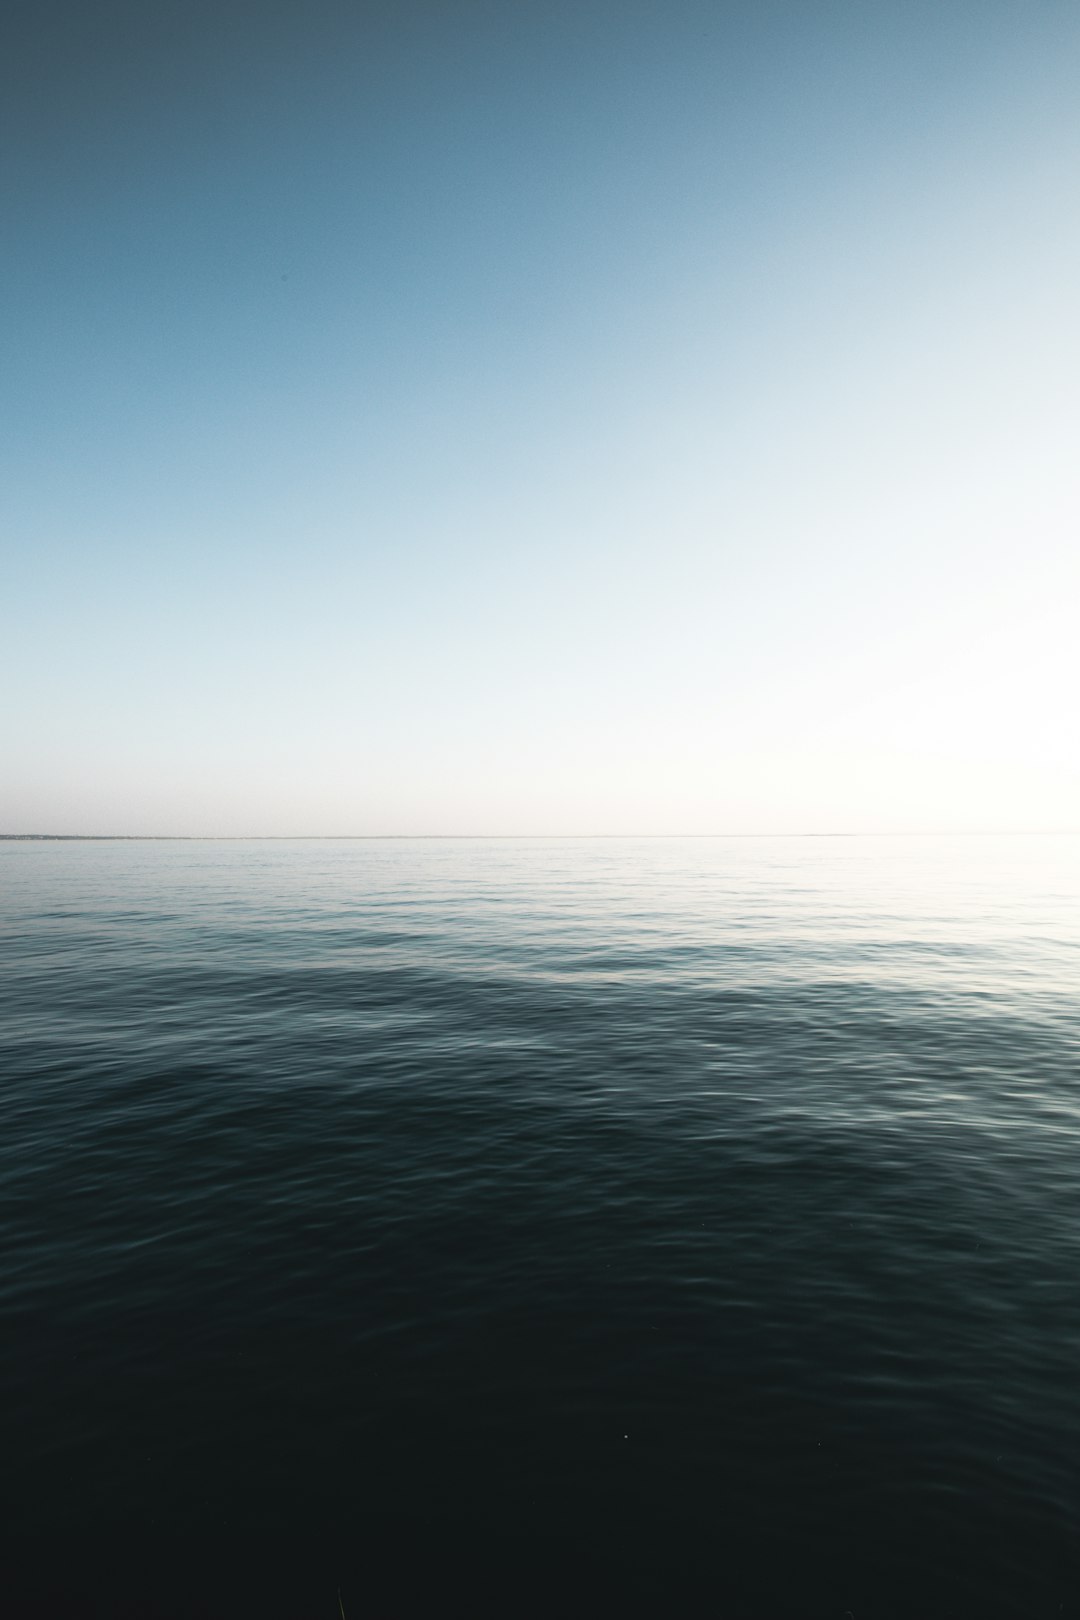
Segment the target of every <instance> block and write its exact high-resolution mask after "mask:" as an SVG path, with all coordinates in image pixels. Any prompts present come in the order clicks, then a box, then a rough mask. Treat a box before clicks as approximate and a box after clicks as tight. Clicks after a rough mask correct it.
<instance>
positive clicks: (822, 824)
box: [0, 0, 1080, 835]
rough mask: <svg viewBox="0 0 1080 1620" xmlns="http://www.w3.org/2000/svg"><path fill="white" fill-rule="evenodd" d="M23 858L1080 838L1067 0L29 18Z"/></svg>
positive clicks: (276, 9) (13, 75) (1079, 101)
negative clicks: (106, 846) (199, 851)
mask: <svg viewBox="0 0 1080 1620" xmlns="http://www.w3.org/2000/svg"><path fill="white" fill-rule="evenodd" d="M4 17H5V21H4V23H3V34H4V39H3V43H2V47H0V581H2V587H0V680H2V683H3V692H4V695H5V700H4V702H3V704H2V705H0V831H3V832H14V833H27V832H45V833H80V832H84V833H117V834H139V833H145V834H185V835H213V834H228V835H241V834H273V835H290V834H319V835H333V834H346V833H348V834H429V833H431V834H436V833H438V834H474V833H476V834H481V833H492V834H494V833H499V834H534V833H535V834H564V833H565V834H589V833H782V832H870V833H874V832H908V831H910V832H931V831H1029V830H1049V831H1057V830H1075V829H1080V751H1078V749H1077V746H1076V737H1077V719H1076V717H1077V715H1078V713H1080V652H1078V649H1080V635H1078V632H1077V620H1078V612H1080V455H1078V444H1080V96H1078V95H1077V85H1078V83H1080V8H1078V7H1077V6H1076V4H1075V0H1062V3H1059V0H876V3H869V0H863V3H855V0H738V3H734V0H733V3H729V4H725V3H723V0H713V3H711V4H704V3H699V0H665V3H663V4H661V3H659V0H655V3H652V4H641V3H639V0H618V3H614V0H610V3H609V0H575V3H569V0H567V3H563V0H532V3H530V4H523V3H514V0H503V3H501V4H499V3H494V0H487V3H481V0H445V3H442V4H434V3H428V4H423V3H417V0H396V3H391V0H387V3H385V4H366V3H361V0H354V3H351V4H349V3H345V0H305V3H304V4H302V5H301V4H292V3H285V0H260V3H247V0H214V3H209V0H185V3H173V0H155V4H154V5H153V6H147V5H146V4H145V3H144V0H139V3H134V0H131V3H128V0H100V3H93V0H90V3H87V0H78V3H76V0H7V5H6V6H5V8H4Z"/></svg>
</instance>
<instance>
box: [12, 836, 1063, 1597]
mask: <svg viewBox="0 0 1080 1620" xmlns="http://www.w3.org/2000/svg"><path fill="white" fill-rule="evenodd" d="M0 884H2V902H0V906H2V932H0V997H2V1012H0V1047H2V1064H3V1076H2V1087H0V1217H2V1240H3V1246H2V1253H0V1298H2V1304H3V1318H2V1321H3V1336H2V1340H0V1375H2V1377H0V1388H2V1400H3V1413H2V1416H3V1435H4V1439H3V1452H2V1474H3V1480H4V1498H5V1500H4V1503H3V1534H4V1538H5V1541H6V1542H7V1551H6V1553H5V1555H4V1561H3V1568H2V1571H0V1586H3V1587H6V1589H7V1593H8V1598H9V1600H10V1601H9V1602H8V1603H7V1605H6V1608H5V1612H11V1613H14V1614H23V1613H30V1612H37V1609H38V1608H40V1610H41V1612H43V1613H49V1614H54V1615H58V1614H71V1615H81V1614H87V1613H102V1614H126V1613H132V1614H135V1613H137V1614H145V1615H157V1614H160V1615H195V1614H205V1615H214V1616H216V1615H224V1614H229V1615H233V1614H244V1615H249V1614H250V1615H253V1616H255V1615H257V1616H260V1617H265V1616H277V1615H281V1616H286V1615H291V1616H297V1617H301V1616H310V1617H318V1616H323V1615H325V1616H333V1615H336V1614H338V1597H337V1589H338V1588H339V1587H340V1589H341V1598H342V1604H343V1606H344V1611H345V1614H346V1616H347V1617H348V1620H357V1617H360V1616H373V1615H400V1614H412V1613H416V1614H428V1613H444V1612H449V1613H451V1614H456V1613H479V1612H482V1613H499V1614H507V1615H513V1614H519V1613H533V1612H536V1613H544V1614H560V1613H589V1614H595V1613H625V1612H641V1613H658V1614H662V1613H702V1614H704V1613H708V1614H711V1615H716V1616H741V1615H761V1616H784V1615H793V1616H819V1615H820V1616H835V1617H836V1620H844V1617H845V1616H848V1615H850V1616H853V1617H854V1620H870V1617H873V1616H883V1615H890V1616H891V1615H903V1616H905V1617H906V1616H912V1617H914V1616H920V1615H921V1616H925V1615H946V1614H953V1615H963V1616H966V1615H973V1616H974V1615H988V1614H994V1615H998V1614H1001V1615H1006V1614H1007V1615H1017V1616H1025V1617H1026V1616H1041V1615H1058V1614H1078V1613H1080V1538H1078V1519H1077V1510H1078V1507H1080V1198H1078V1180H1080V1157H1078V1149H1080V1064H1078V1058H1080V1001H1078V969H1080V949H1078V947H1080V839H1074V838H1064V837H1063V838H1056V839H1054V838H1046V839H1003V840H989V839H969V840H963V839H956V840H931V839H911V840H894V841H890V840H882V839H861V840H860V839H851V840H848V839H835V840H823V839H809V840H795V839H793V840H761V841H753V840H744V841H723V840H718V841H695V840H685V841H683V840H670V841H632V840H626V841H611V842H605V841H600V842H588V841H582V842H573V841H551V842H530V841H521V842H486V841H476V842H358V843H349V842H341V843H257V842H253V843H203V844H182V843H181V844H169V843H130V844H128V843H118V844H112V843H97V844H95V843H76V844H45V843H38V844H11V843H8V844H0ZM0 1607H4V1605H3V1604H0Z"/></svg>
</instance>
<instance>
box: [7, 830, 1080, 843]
mask: <svg viewBox="0 0 1080 1620" xmlns="http://www.w3.org/2000/svg"><path fill="white" fill-rule="evenodd" d="M1078 834H1080V829H1078V828H1076V827H1041V828H1033V827H1028V828H986V827H982V828H960V829H957V828H933V829H923V830H922V831H914V830H911V829H908V830H903V829H897V830H893V831H886V832H882V831H877V832H869V831H861V832H857V831H833V832H640V833H638V832H634V833H44V832H29V833H9V832H0V843H6V844H65V843H66V844H298V843H307V844H341V843H387V842H393V841H395V840H396V841H398V842H410V843H422V842H433V841H447V842H449V841H455V840H456V841H459V842H462V841H463V842H468V841H474V842H476V841H479V842H486V843H491V842H496V841H500V840H501V841H512V840H515V839H519V840H528V841H530V842H539V841H540V840H543V839H563V840H569V839H578V840H583V839H588V840H600V839H609V840H615V839H620V838H621V839H644V838H653V839H661V838H1073V837H1076V836H1077V835H1078Z"/></svg>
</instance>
